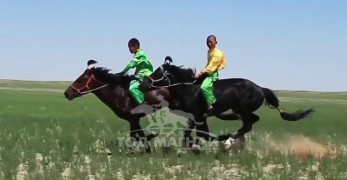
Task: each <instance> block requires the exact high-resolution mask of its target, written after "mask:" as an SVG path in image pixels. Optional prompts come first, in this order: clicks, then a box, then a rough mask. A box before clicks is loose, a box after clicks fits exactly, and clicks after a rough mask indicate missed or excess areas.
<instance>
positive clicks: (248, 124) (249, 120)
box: [231, 112, 259, 139]
mask: <svg viewBox="0 0 347 180" xmlns="http://www.w3.org/2000/svg"><path fill="white" fill-rule="evenodd" d="M241 119H242V127H241V128H240V129H239V130H237V131H236V132H235V133H233V134H232V135H231V137H232V138H233V139H237V138H240V137H243V136H244V135H245V134H246V133H248V132H250V131H251V130H252V125H253V124H254V123H256V122H257V121H258V120H259V116H258V115H255V114H253V113H252V112H247V113H242V114H241Z"/></svg>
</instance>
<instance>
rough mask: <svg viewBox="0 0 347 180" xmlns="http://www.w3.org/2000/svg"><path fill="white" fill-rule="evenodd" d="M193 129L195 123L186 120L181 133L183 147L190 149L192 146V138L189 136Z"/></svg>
mask: <svg viewBox="0 0 347 180" xmlns="http://www.w3.org/2000/svg"><path fill="white" fill-rule="evenodd" d="M194 128H195V122H194V120H192V119H188V123H187V126H186V127H185V128H184V132H183V144H184V145H185V147H191V146H192V145H193V137H192V136H191V134H192V131H193V129H194Z"/></svg>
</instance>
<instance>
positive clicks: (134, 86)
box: [129, 80, 145, 105]
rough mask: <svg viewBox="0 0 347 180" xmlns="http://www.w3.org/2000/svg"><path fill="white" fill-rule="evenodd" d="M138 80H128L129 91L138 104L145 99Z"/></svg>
mask: <svg viewBox="0 0 347 180" xmlns="http://www.w3.org/2000/svg"><path fill="white" fill-rule="evenodd" d="M139 86H140V80H132V81H131V82H130V87H129V91H130V94H131V96H132V97H133V98H134V100H135V101H136V103H137V104H138V105H140V104H143V102H144V101H145V96H144V94H143V92H142V91H141V90H140V89H139Z"/></svg>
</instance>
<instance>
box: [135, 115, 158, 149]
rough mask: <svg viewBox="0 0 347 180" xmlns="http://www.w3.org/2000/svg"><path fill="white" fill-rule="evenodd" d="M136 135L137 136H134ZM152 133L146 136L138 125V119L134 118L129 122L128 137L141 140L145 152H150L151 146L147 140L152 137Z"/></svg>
mask: <svg viewBox="0 0 347 180" xmlns="http://www.w3.org/2000/svg"><path fill="white" fill-rule="evenodd" d="M136 134H137V135H138V137H137V136H136ZM151 135H152V134H150V135H148V136H146V135H145V133H144V132H143V130H142V128H141V126H140V120H134V121H132V122H130V137H131V139H132V140H133V141H139V140H141V141H142V143H143V145H144V146H145V150H146V152H148V153H150V152H151V147H150V146H149V144H148V142H149V139H152V138H154V137H155V136H154V135H153V137H152V136H151Z"/></svg>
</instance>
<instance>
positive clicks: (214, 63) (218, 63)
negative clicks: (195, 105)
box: [195, 35, 226, 117]
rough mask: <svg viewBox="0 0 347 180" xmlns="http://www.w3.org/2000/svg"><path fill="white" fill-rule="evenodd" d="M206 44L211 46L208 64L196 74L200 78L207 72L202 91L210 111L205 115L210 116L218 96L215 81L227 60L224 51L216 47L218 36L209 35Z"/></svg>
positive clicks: (208, 53)
mask: <svg viewBox="0 0 347 180" xmlns="http://www.w3.org/2000/svg"><path fill="white" fill-rule="evenodd" d="M206 45H207V47H208V48H209V50H208V52H207V65H206V67H205V69H204V70H202V71H201V72H200V73H198V74H196V75H195V78H196V79H198V78H199V77H200V76H201V75H203V74H207V77H206V79H205V80H204V81H203V82H202V84H201V87H200V89H201V91H202V94H203V95H204V97H205V99H206V102H207V108H208V111H207V113H206V114H205V115H204V116H205V117H208V116H209V115H210V114H212V112H213V104H214V103H215V102H216V98H215V96H214V94H213V83H214V82H215V81H216V80H217V79H218V78H219V73H218V71H219V70H222V69H224V68H225V66H226V60H225V57H224V53H223V52H222V51H221V50H219V49H217V48H216V45H217V38H216V36H214V35H210V36H208V37H207V40H206Z"/></svg>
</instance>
